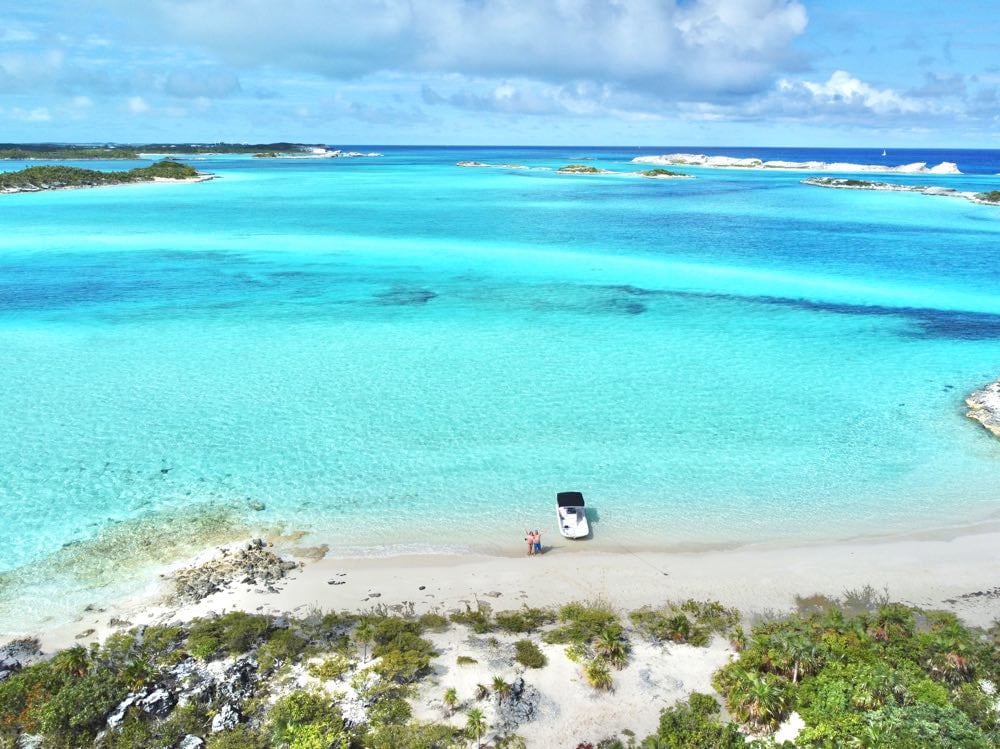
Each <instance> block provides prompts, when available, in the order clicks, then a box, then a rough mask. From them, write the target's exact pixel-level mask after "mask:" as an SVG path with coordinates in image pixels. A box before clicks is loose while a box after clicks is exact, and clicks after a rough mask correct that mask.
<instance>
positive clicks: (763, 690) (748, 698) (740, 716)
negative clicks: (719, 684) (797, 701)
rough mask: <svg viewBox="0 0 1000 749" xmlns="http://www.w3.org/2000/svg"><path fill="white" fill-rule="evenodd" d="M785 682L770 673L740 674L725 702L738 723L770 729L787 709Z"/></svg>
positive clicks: (778, 721)
mask: <svg viewBox="0 0 1000 749" xmlns="http://www.w3.org/2000/svg"><path fill="white" fill-rule="evenodd" d="M786 684H787V682H786V681H785V680H784V679H781V678H780V677H776V676H773V675H771V674H757V673H747V674H744V675H743V676H742V677H741V678H739V679H737V681H736V683H735V684H734V685H733V688H732V689H731V690H730V692H729V694H727V695H726V705H727V707H728V708H729V712H730V713H732V715H733V717H734V718H736V720H738V721H739V722H741V723H746V724H748V725H750V726H752V727H753V728H759V729H764V730H771V729H773V728H774V727H776V726H777V725H778V723H780V722H781V720H782V719H783V718H784V717H785V713H786V712H787V709H788V693H787V690H786V688H785V685H786Z"/></svg>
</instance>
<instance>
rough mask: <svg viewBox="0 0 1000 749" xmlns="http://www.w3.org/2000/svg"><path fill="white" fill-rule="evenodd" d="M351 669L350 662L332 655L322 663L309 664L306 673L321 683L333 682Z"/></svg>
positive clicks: (340, 656)
mask: <svg viewBox="0 0 1000 749" xmlns="http://www.w3.org/2000/svg"><path fill="white" fill-rule="evenodd" d="M350 668H351V662H350V661H349V660H347V659H346V658H345V657H344V656H342V655H334V656H333V657H331V658H327V659H325V660H324V661H323V662H322V663H310V664H309V666H308V671H309V673H310V674H311V675H313V676H315V677H316V678H317V679H322V680H323V681H334V680H336V679H339V678H341V677H342V676H343V675H344V674H346V673H347V672H348V671H349V670H350Z"/></svg>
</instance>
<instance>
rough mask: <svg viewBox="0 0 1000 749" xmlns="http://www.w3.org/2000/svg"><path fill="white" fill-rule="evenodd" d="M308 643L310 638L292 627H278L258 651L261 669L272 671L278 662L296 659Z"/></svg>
mask: <svg viewBox="0 0 1000 749" xmlns="http://www.w3.org/2000/svg"><path fill="white" fill-rule="evenodd" d="M308 644H309V643H308V640H306V639H305V638H304V637H302V636H301V635H299V634H296V633H295V632H293V631H292V630H291V629H276V630H274V631H273V632H271V635H270V637H268V639H267V642H265V643H264V644H263V645H261V646H260V649H259V650H258V651H257V661H258V663H259V664H260V668H261V670H263V671H270V670H271V669H272V668H274V666H275V665H276V664H280V663H286V662H289V661H291V660H294V659H295V657H296V656H298V655H300V654H301V653H302V651H304V650H305V649H306V645H308Z"/></svg>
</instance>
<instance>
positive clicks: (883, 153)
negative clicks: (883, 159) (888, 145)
mask: <svg viewBox="0 0 1000 749" xmlns="http://www.w3.org/2000/svg"><path fill="white" fill-rule="evenodd" d="M882 155H883V156H885V149H884V148H883V149H882Z"/></svg>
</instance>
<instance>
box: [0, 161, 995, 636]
mask: <svg viewBox="0 0 1000 749" xmlns="http://www.w3.org/2000/svg"><path fill="white" fill-rule="evenodd" d="M380 150H382V149H380ZM669 150H674V149H664V152H668V151H669ZM969 153H972V154H973V155H971V156H968V157H967V158H968V159H969V160H970V161H971V162H972V163H973V168H971V169H970V168H968V167H966V166H965V165H963V163H962V162H963V158H962V154H958V155H957V157H956V158H951V159H950V160H957V161H958V162H959V166H960V167H963V168H964V170H965V171H977V172H980V173H978V174H971V175H965V176H961V177H951V176H930V177H926V178H916V177H899V178H896V177H893V178H892V179H893V181H907V180H908V181H911V182H920V183H927V184H945V185H949V186H954V187H958V188H959V189H963V190H966V189H975V190H986V189H996V179H997V178H996V177H991V176H990V175H989V173H990V172H996V171H998V167H1000V154H997V153H992V154H991V153H990V152H969ZM633 155H637V154H636V153H631V152H626V151H612V150H600V149H590V150H581V149H548V150H537V149H536V150H521V151H517V150H511V149H504V150H488V149H479V150H477V149H456V150H447V149H417V148H413V149H391V150H386V155H385V156H384V157H382V158H376V159H358V160H315V161H313V160H295V161H292V160H287V161H286V160H279V161H271V160H259V161H258V160H250V159H245V158H231V159H230V158H222V157H215V158H210V159H208V160H204V161H199V162H197V165H198V166H199V168H202V169H204V170H208V171H212V172H214V173H215V174H217V175H218V176H219V179H216V180H213V181H211V182H207V183H201V184H194V185H167V184H158V185H140V186H126V187H118V188H103V189H96V190H81V191H64V192H54V193H43V194H20V195H6V196H0V222H2V223H0V225H2V227H3V232H2V234H0V377H2V379H0V455H2V456H3V458H2V460H0V523H2V525H3V527H4V536H5V542H4V551H3V554H2V556H0V573H2V574H0V631H2V630H5V629H8V628H12V627H15V626H21V625H22V624H23V623H24V622H30V621H35V620H37V619H38V616H39V615H38V612H37V611H36V610H35V608H36V607H33V606H32V603H31V601H32V600H33V599H34V600H37V597H38V595H40V594H41V592H44V594H45V595H46V596H48V597H49V598H50V599H52V600H54V601H58V603H54V604H53V607H54V608H53V610H52V611H47V612H46V615H48V616H52V617H55V618H58V617H59V616H65V615H67V612H69V611H70V610H71V609H72V607H73V606H74V605H77V604H79V603H80V602H81V601H89V600H91V599H94V598H97V597H99V596H100V595H102V594H105V593H107V591H109V590H111V589H112V588H115V589H125V588H129V589H132V590H134V589H136V588H137V587H139V586H141V585H144V584H145V583H146V582H148V573H147V572H144V571H143V570H144V567H143V563H144V562H152V561H158V562H159V561H165V560H168V559H170V558H171V557H173V556H176V555H178V554H181V553H183V552H184V551H185V550H189V549H193V548H197V547H198V546H199V545H200V543H202V542H207V541H211V540H215V539H217V538H221V537H224V536H225V535H226V534H227V533H229V532H232V533H236V532H242V531H243V530H244V529H246V528H250V529H254V528H259V527H262V526H268V527H271V526H281V527H283V528H284V529H285V530H286V531H292V530H305V531H307V532H308V533H309V536H307V539H306V542H312V541H315V542H320V541H325V542H327V543H330V544H331V546H332V552H331V553H333V554H348V553H392V552H396V551H402V550H432V549H441V548H447V549H451V550H457V549H461V548H467V547H471V548H475V549H480V550H485V551H503V552H507V551H511V552H513V551H519V550H520V541H521V535H522V534H521V530H522V529H523V528H524V527H525V525H532V526H536V525H537V526H540V527H542V528H543V530H545V529H549V536H550V537H552V536H554V535H555V533H554V531H555V529H554V526H553V524H552V523H551V517H550V516H551V515H552V508H551V505H552V504H553V495H554V493H555V492H556V491H559V490H564V489H579V490H581V491H583V492H584V493H585V495H586V496H587V498H588V504H591V505H592V506H593V516H592V520H594V521H595V522H594V529H595V534H594V538H593V539H592V541H590V542H588V544H589V545H590V546H591V547H594V546H596V547H600V548H615V547H617V546H619V545H621V544H626V545H628V546H629V548H689V547H692V546H701V545H708V546H712V545H722V544H732V543H752V542H776V541H789V540H820V539H839V538H847V537H854V536H858V535H873V534H874V535H883V534H897V533H908V532H913V531H921V530H927V529H933V528H940V527H943V526H961V525H966V524H971V523H978V522H983V521H989V520H996V519H997V518H998V512H1000V502H998V496H997V493H996V486H997V485H998V484H997V479H998V477H1000V441H998V440H995V439H992V438H990V436H989V435H988V434H987V433H986V432H985V431H984V430H982V429H981V428H979V427H978V425H976V424H974V423H972V422H970V421H968V420H966V419H965V418H964V417H963V403H962V402H963V399H964V397H965V395H966V394H967V393H968V392H969V391H971V390H973V389H975V388H977V387H979V386H981V385H982V384H984V383H985V382H987V381H989V380H992V379H994V378H996V377H997V376H998V375H1000V262H998V260H1000V258H998V249H997V248H998V247H1000V209H997V208H993V207H989V206H977V205H973V204H970V203H967V202H965V201H961V200H953V199H946V198H935V197H929V196H923V195H914V194H898V193H863V192H849V191H836V190H824V189H818V188H811V187H808V186H803V185H801V184H799V180H800V179H801V178H802V175H801V174H794V173H760V172H733V171H723V170H698V169H690V170H688V171H689V172H690V173H691V174H694V175H696V179H692V180H675V181H654V180H642V179H638V178H634V177H621V176H613V175H605V176H595V177H590V176H566V175H557V174H554V173H553V172H551V171H544V170H542V169H541V167H558V166H562V165H565V164H567V163H571V162H573V161H576V160H578V159H579V158H580V157H582V156H586V157H591V158H593V159H594V160H593V161H587V162H585V163H588V164H594V165H597V166H603V167H606V168H609V169H621V170H626V169H635V168H636V167H633V166H630V165H628V164H627V159H628V158H631V157H632V156H633ZM953 156H955V155H954V154H953ZM780 157H781V158H797V159H799V160H805V159H808V158H816V159H821V160H838V161H839V160H855V161H859V160H867V161H872V160H873V159H871V158H867V159H862V158H858V157H855V158H853V159H847V158H845V156H844V155H843V154H841V153H836V154H835V155H834V156H831V154H830V153H829V152H828V153H824V152H822V151H819V152H817V151H791V152H787V153H785V154H783V155H782V156H780ZM941 158H947V154H945V155H944V156H942V157H941ZM460 159H475V160H478V161H483V162H489V163H519V164H525V165H529V166H534V167H539V169H537V170H516V171H515V170H504V169H461V168H457V167H455V166H454V162H455V161H457V160H460ZM904 160H905V161H913V160H928V161H934V160H940V159H931V158H923V159H917V158H907V159H904ZM17 166H19V165H17V164H11V165H10V167H9V168H17ZM107 166H108V168H118V167H119V166H120V165H107ZM130 166H131V164H130ZM887 179H889V178H887ZM250 501H260V502H263V503H264V504H265V505H266V509H265V510H264V511H262V512H254V511H252V510H251V509H250V508H249V506H248V503H249V502H250ZM144 575H145V576H144Z"/></svg>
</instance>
